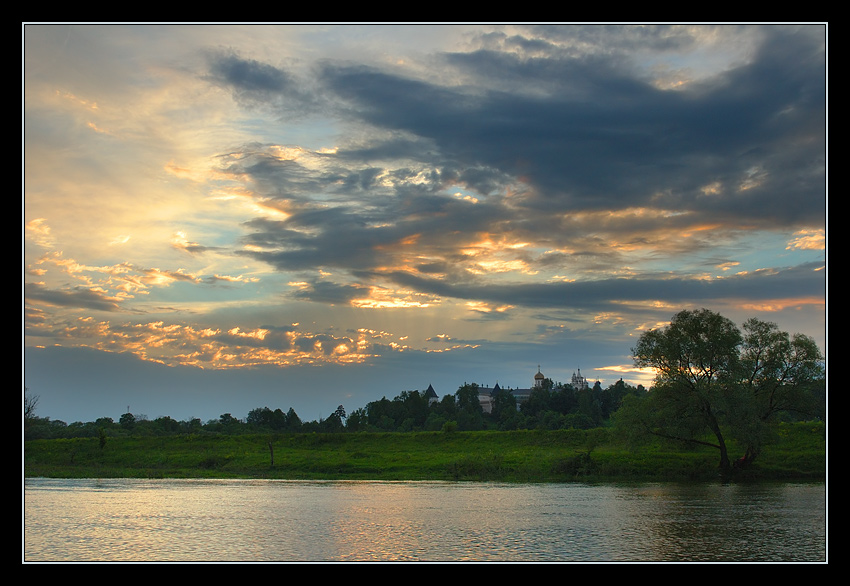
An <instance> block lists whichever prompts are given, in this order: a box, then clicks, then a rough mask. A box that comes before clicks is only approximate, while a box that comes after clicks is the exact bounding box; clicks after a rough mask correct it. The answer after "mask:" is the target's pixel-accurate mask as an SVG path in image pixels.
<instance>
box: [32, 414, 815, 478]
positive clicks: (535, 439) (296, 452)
mask: <svg viewBox="0 0 850 586" xmlns="http://www.w3.org/2000/svg"><path fill="white" fill-rule="evenodd" d="M588 433H590V434H591V435H588ZM599 433H600V430H596V431H591V432H585V431H581V430H567V431H517V432H454V433H442V432H418V433H375V434H371V433H370V434H367V433H363V434H361V433H342V434H314V433H310V434H293V435H271V434H259V435H243V436H225V435H192V436H172V437H130V438H108V439H107V441H106V445H105V446H104V447H103V448H102V449H101V448H100V446H99V442H98V440H97V439H96V438H94V439H73V440H33V441H29V442H25V449H24V474H25V476H27V477H38V476H43V477H64V478H120V477H128V478H131V477H136V478H280V479H315V480H322V479H349V480H366V479H368V480H491V481H508V482H563V481H571V480H708V479H713V478H716V466H717V452H716V451H715V450H712V449H710V448H700V449H698V450H690V449H687V450H685V449H682V448H679V447H674V446H663V445H661V444H649V445H646V446H643V447H641V448H639V449H635V450H630V449H628V448H626V447H624V446H622V445H618V444H617V443H615V442H611V441H608V440H607V439H605V436H604V434H603V440H602V441H601V442H598V443H596V442H594V443H596V445H595V446H594V447H593V449H592V451H591V452H590V455H589V457H588V450H589V448H590V445H591V444H590V442H592V441H593V440H592V439H590V438H592V437H597V438H598V437H599V436H598V434H599ZM593 434H596V435H593ZM270 441H271V442H272V444H273V446H274V466H272V465H271V455H270V451H269V446H268V444H269V442H270ZM825 443H826V441H825V426H824V425H823V424H812V423H802V424H789V425H783V426H782V427H781V428H780V434H779V438H778V441H777V443H776V444H774V445H771V446H770V447H769V448H768V449H767V450H765V453H764V455H763V457H762V458H760V459H759V460H758V461H757V463H756V466H755V468H754V469H753V470H752V471H750V472H749V473H748V475H749V476H751V477H755V478H765V479H792V478H793V479H806V478H811V479H823V478H825V476H826V447H825Z"/></svg>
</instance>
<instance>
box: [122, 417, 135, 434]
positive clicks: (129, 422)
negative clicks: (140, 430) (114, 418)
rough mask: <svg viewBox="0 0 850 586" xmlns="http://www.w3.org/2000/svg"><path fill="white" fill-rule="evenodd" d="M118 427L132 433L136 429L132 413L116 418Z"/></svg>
mask: <svg viewBox="0 0 850 586" xmlns="http://www.w3.org/2000/svg"><path fill="white" fill-rule="evenodd" d="M118 425H120V426H121V427H122V428H123V429H126V430H127V431H132V430H133V428H134V427H136V418H135V416H134V415H133V414H132V413H124V414H123V415H121V417H119V418H118Z"/></svg>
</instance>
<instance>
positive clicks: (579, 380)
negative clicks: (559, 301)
mask: <svg viewBox="0 0 850 586" xmlns="http://www.w3.org/2000/svg"><path fill="white" fill-rule="evenodd" d="M544 380H546V377H545V376H544V375H543V373H542V372H540V367H539V366H538V367H537V374H535V375H534V384H533V386H532V387H531V388H530V389H507V391H508V392H509V393H510V394H511V395H513V396H514V398H515V399H516V404H517V409H519V406H520V404H522V402H523V401H526V400H527V399H528V397H529V396H531V392H532V391H533V390H534V389H539V388H541V387H542V386H543V381H544ZM570 386H572V387H573V388H574V389H575V390H577V391H580V390H584V389H587V388H588V387H589V386H590V385H588V383H587V379H586V378H585V377H583V376H582V375H581V369H578V372H577V373H576V372H574V373H573V376H572V378H571V379H570ZM501 390H502V387H500V386H499V383H496V386H494V387H485V386H479V387H478V402H479V403H481V408H482V409H483V410H484V413H492V412H493V401H494V398H495V396H496V394H497V393H498V392H499V391H501ZM425 396H426V397H428V403H429V404H433V403H437V402H439V401H440V397H439V396H438V395H437V392H436V391H435V390H434V387H433V386H432V385H428V390H426V391H425Z"/></svg>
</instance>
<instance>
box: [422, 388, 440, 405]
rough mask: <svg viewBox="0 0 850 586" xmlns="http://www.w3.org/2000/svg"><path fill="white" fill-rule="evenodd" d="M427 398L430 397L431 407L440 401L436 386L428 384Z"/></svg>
mask: <svg viewBox="0 0 850 586" xmlns="http://www.w3.org/2000/svg"><path fill="white" fill-rule="evenodd" d="M425 398H427V399H428V406H429V407H430V406H431V405H433V404H434V403H439V402H440V397H438V396H437V391H435V390H434V387H433V386H431V385H428V390H427V391H425Z"/></svg>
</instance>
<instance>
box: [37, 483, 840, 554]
mask: <svg viewBox="0 0 850 586" xmlns="http://www.w3.org/2000/svg"><path fill="white" fill-rule="evenodd" d="M24 497H25V506H24V509H25V519H24V525H25V527H24V529H25V531H24V561H812V562H817V561H825V560H826V488H825V485H824V484H776V485H773V484H770V485H676V484H641V485H611V484H605V485H588V484H524V485H514V484H489V483H444V482H299V481H266V480H262V481H247V480H246V481H239V480H226V481H208V480H53V479H27V480H26V481H25V491H24Z"/></svg>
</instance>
